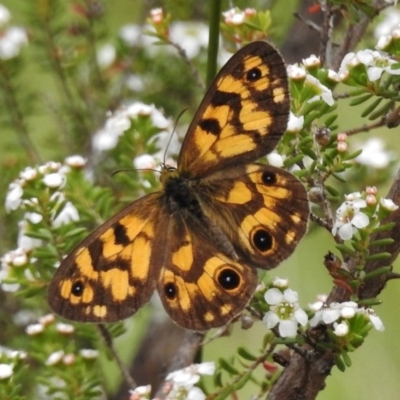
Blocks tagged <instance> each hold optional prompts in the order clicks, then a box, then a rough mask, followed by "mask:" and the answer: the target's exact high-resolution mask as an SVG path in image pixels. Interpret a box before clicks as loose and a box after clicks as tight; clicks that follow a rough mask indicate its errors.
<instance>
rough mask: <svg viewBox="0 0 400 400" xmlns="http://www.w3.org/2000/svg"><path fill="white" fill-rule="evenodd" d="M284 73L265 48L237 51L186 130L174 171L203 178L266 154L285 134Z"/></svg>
mask: <svg viewBox="0 0 400 400" xmlns="http://www.w3.org/2000/svg"><path fill="white" fill-rule="evenodd" d="M289 109H290V101H289V92H288V82H287V75H286V67H285V65H284V63H283V60H282V57H281V55H280V54H279V53H278V51H277V50H276V49H275V48H274V47H272V46H271V45H270V44H268V43H266V42H253V43H250V44H249V45H247V46H245V47H244V48H242V49H241V50H239V51H238V52H237V53H236V54H234V55H233V56H232V58H231V59H230V60H229V61H228V62H227V64H226V65H225V66H224V67H223V68H222V69H221V71H220V72H219V74H218V75H217V77H216V78H215V80H214V82H213V83H212V84H211V86H210V88H209V89H208V91H207V93H206V95H205V97H204V99H203V101H202V103H201V104H200V107H199V108H198V110H197V113H196V115H195V117H194V119H193V121H192V123H191V124H190V127H189V129H188V132H187V134H186V137H185V140H184V142H183V144H182V149H181V152H180V155H179V160H178V168H179V169H180V170H182V171H190V174H191V175H192V176H196V177H203V176H205V175H207V174H209V173H210V172H212V171H215V170H221V169H224V168H227V167H230V166H234V165H237V164H238V163H240V164H244V163H247V162H251V161H256V160H257V159H258V158H260V157H261V156H263V155H265V154H267V153H269V152H270V151H271V150H272V149H273V148H274V147H275V146H276V144H277V142H278V141H279V139H280V138H281V136H282V133H283V132H284V131H285V129H286V124H287V120H288V116H289Z"/></svg>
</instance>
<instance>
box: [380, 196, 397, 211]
mask: <svg viewBox="0 0 400 400" xmlns="http://www.w3.org/2000/svg"><path fill="white" fill-rule="evenodd" d="M379 204H380V205H381V206H382V207H383V208H385V209H386V210H388V211H396V210H397V209H398V208H399V206H398V205H397V204H394V202H393V200H392V199H384V198H383V197H381V199H380V200H379Z"/></svg>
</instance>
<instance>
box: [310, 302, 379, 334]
mask: <svg viewBox="0 0 400 400" xmlns="http://www.w3.org/2000/svg"><path fill="white" fill-rule="evenodd" d="M310 308H311V309H312V310H313V311H315V314H314V316H313V317H312V318H311V319H310V326H311V327H315V326H317V325H318V324H325V325H329V324H333V328H334V329H333V333H334V334H335V335H336V336H339V337H343V336H346V335H347V334H348V333H349V329H350V326H351V323H350V321H351V320H352V318H355V317H356V315H361V316H362V317H363V318H364V319H365V323H367V322H370V323H371V324H372V326H373V327H374V328H375V329H376V330H377V331H380V332H382V331H384V329H385V327H384V326H383V323H382V321H381V319H380V318H379V317H378V316H377V315H376V314H375V312H374V311H373V310H372V309H371V308H364V307H359V306H358V304H357V303H355V302H354V301H345V302H343V303H331V304H330V305H329V306H326V305H325V303H321V302H316V303H314V304H311V305H310Z"/></svg>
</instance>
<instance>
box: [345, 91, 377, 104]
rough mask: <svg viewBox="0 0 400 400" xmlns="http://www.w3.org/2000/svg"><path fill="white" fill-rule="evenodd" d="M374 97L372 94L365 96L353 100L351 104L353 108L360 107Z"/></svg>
mask: <svg viewBox="0 0 400 400" xmlns="http://www.w3.org/2000/svg"><path fill="white" fill-rule="evenodd" d="M372 96H373V95H372V94H371V93H368V94H364V95H363V96H358V97H356V98H353V99H351V100H350V101H349V104H350V105H351V106H358V105H359V104H362V103H364V102H366V101H367V100H369V99H370V98H371V97H372Z"/></svg>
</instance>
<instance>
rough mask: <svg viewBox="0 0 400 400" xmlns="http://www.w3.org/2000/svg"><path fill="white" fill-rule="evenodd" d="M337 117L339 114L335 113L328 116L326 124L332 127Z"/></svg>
mask: <svg viewBox="0 0 400 400" xmlns="http://www.w3.org/2000/svg"><path fill="white" fill-rule="evenodd" d="M337 117H338V115H337V114H333V115H331V116H330V117H328V118H327V119H326V120H325V122H324V124H325V126H326V127H330V126H331V125H332V124H333V123H334V122H335V121H336V119H337Z"/></svg>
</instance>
